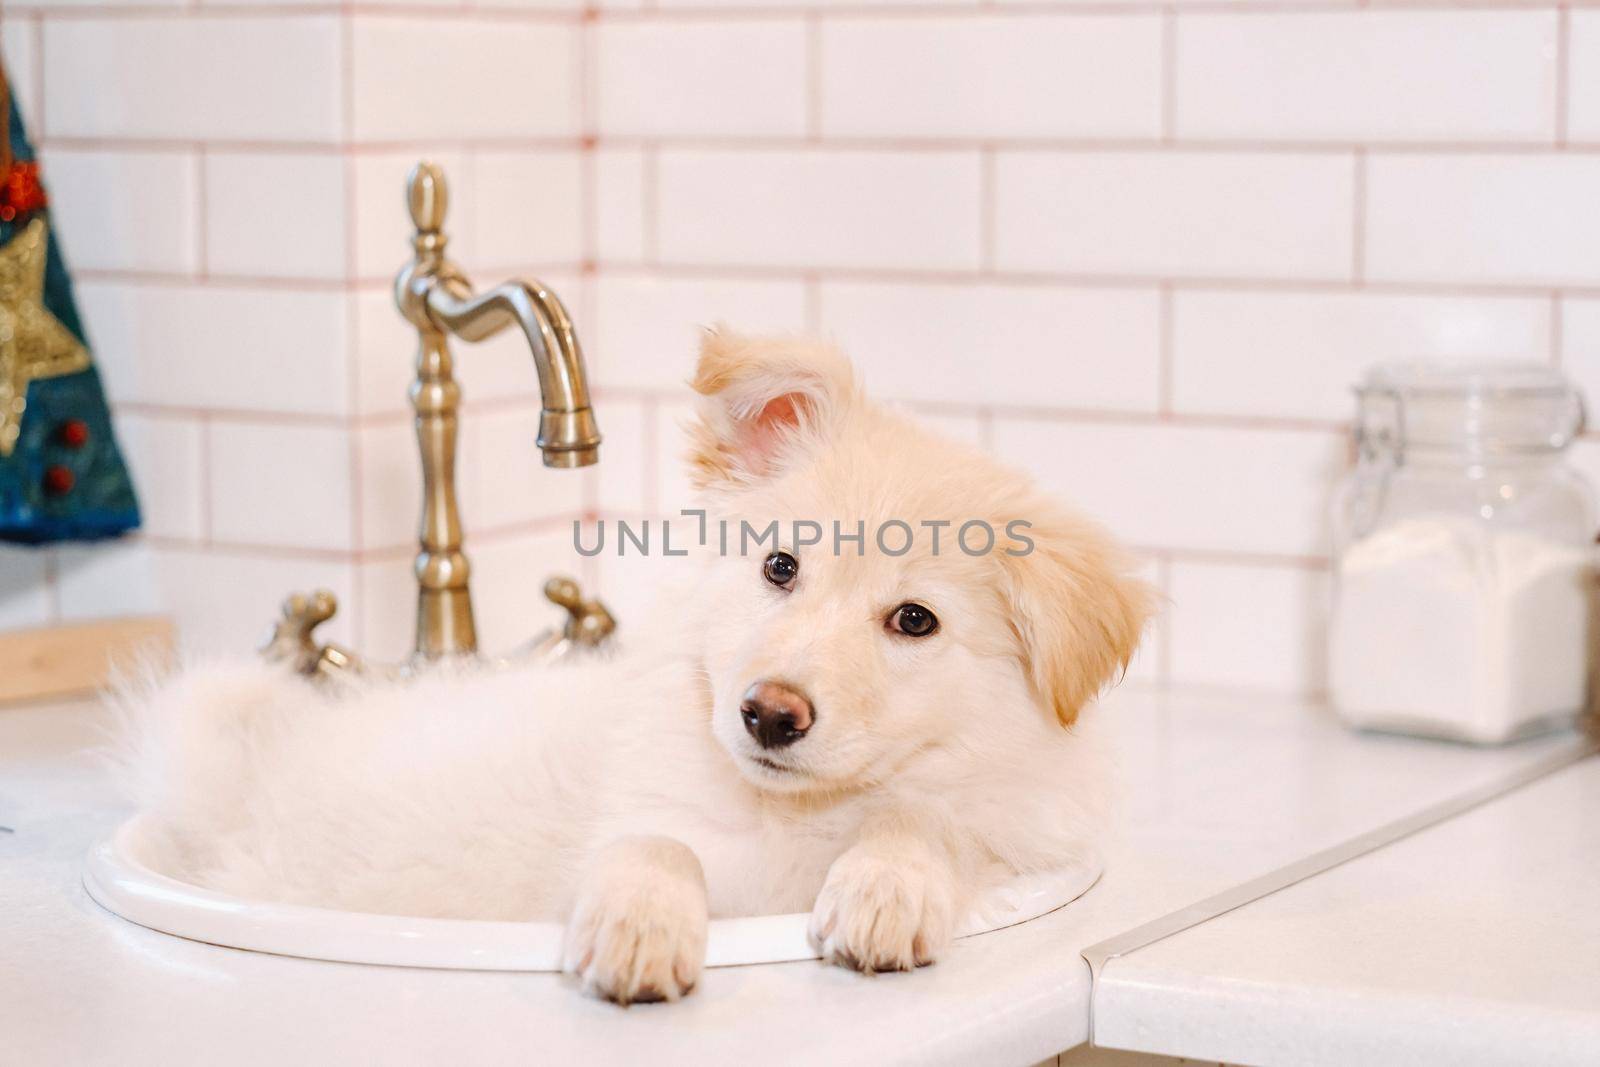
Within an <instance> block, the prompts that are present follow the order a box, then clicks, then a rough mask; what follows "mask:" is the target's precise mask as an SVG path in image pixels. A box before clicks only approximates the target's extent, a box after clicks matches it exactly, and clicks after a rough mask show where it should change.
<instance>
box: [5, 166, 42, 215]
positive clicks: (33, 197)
mask: <svg viewBox="0 0 1600 1067" xmlns="http://www.w3.org/2000/svg"><path fill="white" fill-rule="evenodd" d="M46 203H47V200H46V198H45V195H44V186H42V185H40V184H39V164H37V163H35V162H34V161H32V160H28V161H26V162H22V163H13V164H12V165H11V169H10V170H9V171H7V172H6V174H5V176H4V177H3V178H0V219H3V220H4V221H6V222H11V221H12V220H14V219H15V218H16V217H17V216H18V215H27V214H30V213H32V212H35V211H38V210H39V209H40V208H42V207H44V206H45V204H46Z"/></svg>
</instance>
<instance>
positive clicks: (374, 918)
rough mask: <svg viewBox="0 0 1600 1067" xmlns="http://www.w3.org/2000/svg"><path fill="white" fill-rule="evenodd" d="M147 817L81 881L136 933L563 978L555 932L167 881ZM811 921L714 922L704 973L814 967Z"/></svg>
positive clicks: (1040, 881)
mask: <svg viewBox="0 0 1600 1067" xmlns="http://www.w3.org/2000/svg"><path fill="white" fill-rule="evenodd" d="M149 856H150V849H149V848H148V846H147V835H146V833H145V831H144V827H143V825H142V823H141V818H140V817H137V816H136V817H135V818H133V819H131V820H129V821H128V822H126V823H124V824H123V825H122V826H121V827H120V828H119V829H118V830H117V831H116V832H115V833H114V834H112V836H111V837H110V838H109V839H107V840H105V841H102V842H101V843H99V844H98V845H96V846H95V847H94V848H93V849H92V850H91V851H90V853H89V858H88V864H87V867H86V868H85V870H84V876H83V884H84V886H85V888H87V889H88V891H89V895H90V896H91V897H93V898H94V899H95V900H96V901H98V902H99V903H100V905H101V906H102V907H104V908H106V909H107V910H108V911H111V912H113V913H114V914H117V915H120V916H122V918H124V919H127V920H128V921H130V922H134V923H138V924H139V925H140V926H146V927H149V928H150V929H152V930H159V931H161V932H162V933H166V934H174V935H176V936H178V937H184V938H188V939H190V940H192V941H204V942H207V943H209V944H213V945H224V946H227V947H230V948H242V949H250V950H252V951H255V952H271V953H274V954H277V955H280V956H300V957H303V958H306V959H314V960H335V961H339V962H343V963H376V964H386V965H390V966H401V967H445V968H454V969H464V970H485V971H559V970H560V969H561V932H562V926H561V924H560V923H554V922H490V921H486V920H479V919H422V918H414V917H411V916H405V915H376V914H370V913H365V912H352V911H336V910H334V909H331V908H312V907H304V906H301V905H296V904H277V903H273V902H271V901H264V900H246V899H243V898H240V897H232V896H228V895H227V894H224V893H218V892H214V891H212V890H209V889H204V888H202V887H200V886H197V885H192V884H190V883H188V882H183V881H180V880H178V879H176V878H172V877H169V876H168V875H165V874H162V873H161V872H160V871H158V870H156V869H155V867H154V866H153V865H152V863H151V862H150V860H149ZM1099 877H1100V864H1099V862H1098V860H1096V861H1093V862H1087V863H1084V864H1082V865H1080V866H1077V867H1071V868H1067V869H1064V870H1060V871H1054V872H1050V873H1048V874H1035V875H1028V876H1025V877H1021V878H1017V879H1015V880H1014V881H1012V882H1010V883H1009V884H1007V885H1005V886H1002V887H1000V888H999V889H996V890H995V891H994V892H993V893H992V894H990V896H989V897H988V898H987V899H985V900H984V901H982V902H981V904H980V906H979V907H977V908H975V909H974V910H973V912H972V914H970V915H969V916H968V917H967V919H966V920H965V921H964V922H963V923H962V924H961V926H960V927H959V928H958V932H957V935H956V936H957V937H973V936H976V935H978V934H984V933H988V932H989V931H991V930H998V929H1001V928H1002V927H1007V926H1015V925H1017V924H1018V923H1023V922H1027V921H1028V920H1029V919H1034V918H1037V917H1039V916H1040V915H1044V914H1046V913H1047V912H1051V911H1055V910H1056V909H1057V908H1060V907H1062V906H1064V905H1066V904H1069V903H1071V902H1072V901H1074V900H1076V899H1077V898H1078V897H1080V896H1082V895H1083V894H1084V893H1085V892H1087V891H1088V889H1089V888H1090V887H1091V886H1093V885H1094V883H1095V882H1096V881H1098V880H1099ZM808 918H809V917H808V916H807V915H805V914H804V913H799V912H797V913H794V914H791V915H760V916H753V917H750V918H741V919H715V920H713V921H712V923H711V927H710V930H709V931H708V935H707V939H706V965H707V966H709V967H732V966H737V965H741V964H751V963H780V962H784V961H788V960H807V959H816V958H817V953H816V951H815V950H814V949H813V948H812V947H811V943H810V941H809V940H808V939H807V938H806V922H807V919H808Z"/></svg>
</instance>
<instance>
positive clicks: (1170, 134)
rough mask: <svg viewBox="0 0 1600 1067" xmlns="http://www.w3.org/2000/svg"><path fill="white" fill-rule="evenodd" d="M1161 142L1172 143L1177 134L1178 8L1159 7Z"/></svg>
mask: <svg viewBox="0 0 1600 1067" xmlns="http://www.w3.org/2000/svg"><path fill="white" fill-rule="evenodd" d="M1160 124H1161V138H1160V139H1161V143H1162V144H1163V145H1172V144H1174V143H1175V142H1176V140H1177V136H1178V9H1177V6H1176V5H1174V4H1166V5H1163V7H1162V8H1161V114H1160Z"/></svg>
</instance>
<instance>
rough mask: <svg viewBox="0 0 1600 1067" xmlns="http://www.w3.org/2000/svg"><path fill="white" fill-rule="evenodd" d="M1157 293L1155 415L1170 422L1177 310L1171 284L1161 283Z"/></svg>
mask: <svg viewBox="0 0 1600 1067" xmlns="http://www.w3.org/2000/svg"><path fill="white" fill-rule="evenodd" d="M1158 293H1159V295H1158V297H1157V308H1158V310H1157V312H1156V320H1157V329H1158V330H1159V331H1160V333H1159V339H1158V340H1157V342H1156V344H1157V354H1156V413H1157V415H1158V417H1160V418H1162V419H1166V420H1170V419H1171V418H1172V417H1173V415H1174V414H1175V412H1174V410H1173V395H1174V392H1175V387H1174V380H1175V378H1176V376H1177V368H1176V366H1175V365H1174V362H1173V360H1174V356H1175V346H1176V338H1177V333H1176V326H1177V323H1176V318H1177V308H1176V301H1175V299H1174V298H1173V294H1172V283H1171V282H1162V283H1161V285H1160V287H1159V289H1158Z"/></svg>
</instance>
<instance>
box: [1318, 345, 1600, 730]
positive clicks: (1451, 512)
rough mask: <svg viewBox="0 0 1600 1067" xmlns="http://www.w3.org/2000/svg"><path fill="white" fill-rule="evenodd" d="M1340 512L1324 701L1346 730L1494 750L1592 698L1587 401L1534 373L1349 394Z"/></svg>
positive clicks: (1459, 368)
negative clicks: (1348, 443)
mask: <svg viewBox="0 0 1600 1067" xmlns="http://www.w3.org/2000/svg"><path fill="white" fill-rule="evenodd" d="M1356 395H1357V418H1356V443H1357V446H1358V449H1359V456H1358V460H1357V464H1356V466H1355V469H1354V470H1353V471H1352V472H1351V473H1350V474H1349V475H1348V476H1347V477H1346V479H1345V480H1344V483H1343V484H1342V485H1341V487H1340V489H1339V491H1338V492H1337V494H1336V495H1335V499H1334V507H1333V541H1334V544H1333V553H1334V557H1333V578H1334V581H1333V612H1332V616H1331V619H1330V626H1329V635H1328V636H1329V646H1330V647H1329V696H1330V698H1331V700H1332V702H1333V705H1334V707H1335V708H1336V709H1337V711H1338V712H1339V714H1340V715H1341V716H1342V717H1343V718H1344V719H1345V721H1347V722H1349V723H1351V724H1352V725H1354V726H1358V727H1363V728H1369V729H1379V730H1392V731H1398V732H1403V733H1413V734H1424V735H1428V736H1434V737H1447V738H1453V739H1456V740H1461V741H1471V742H1476V743H1479V744H1498V743H1500V742H1504V741H1509V740H1512V739H1513V738H1517V737H1522V736H1526V735H1527V734H1530V733H1535V732H1538V731H1541V730H1544V729H1548V728H1551V727H1553V726H1557V725H1560V724H1562V723H1565V722H1569V721H1571V720H1572V719H1573V718H1574V717H1575V716H1576V715H1578V714H1579V713H1580V712H1582V711H1583V710H1584V709H1585V708H1586V707H1587V705H1588V685H1589V659H1590V655H1589V652H1590V613H1591V601H1592V598H1593V592H1594V581H1593V576H1594V565H1595V551H1596V550H1595V547H1594V546H1595V499H1594V493H1593V490H1592V489H1591V487H1590V486H1589V484H1588V482H1587V480H1586V479H1585V478H1584V477H1583V476H1582V475H1581V474H1579V473H1578V472H1577V471H1576V470H1574V469H1573V468H1572V467H1571V466H1569V465H1568V463H1567V462H1566V458H1565V455H1564V453H1565V450H1566V448H1567V446H1568V445H1570V444H1571V443H1572V441H1573V440H1574V439H1575V438H1576V437H1577V436H1578V433H1579V432H1580V431H1581V430H1582V428H1583V423H1584V408H1583V400H1582V397H1581V396H1580V394H1579V393H1578V391H1577V390H1576V389H1575V388H1574V387H1573V386H1572V384H1571V383H1570V382H1568V381H1567V379H1566V378H1565V377H1564V376H1563V375H1562V374H1561V373H1560V372H1559V371H1557V370H1555V369H1553V368H1550V367H1541V366H1538V365H1534V364H1527V363H1510V362H1505V363H1495V362H1477V363H1464V362H1451V363H1441V362H1411V363H1391V364H1384V365H1382V366H1379V367H1376V368H1374V369H1373V370H1371V371H1370V372H1369V373H1368V375H1367V377H1366V380H1365V381H1364V383H1363V384H1362V385H1361V386H1359V387H1358V388H1357V389H1356Z"/></svg>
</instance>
